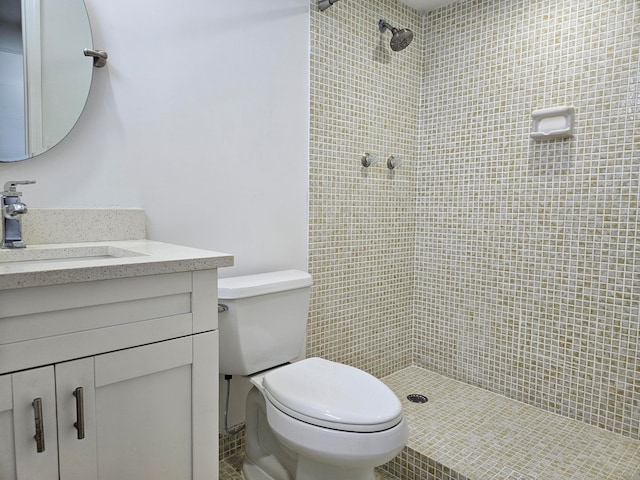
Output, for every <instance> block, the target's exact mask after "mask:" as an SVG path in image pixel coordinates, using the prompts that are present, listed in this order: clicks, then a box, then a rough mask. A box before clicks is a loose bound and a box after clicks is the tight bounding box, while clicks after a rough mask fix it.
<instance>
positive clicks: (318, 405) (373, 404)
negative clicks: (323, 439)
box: [262, 358, 402, 432]
mask: <svg viewBox="0 0 640 480" xmlns="http://www.w3.org/2000/svg"><path fill="white" fill-rule="evenodd" d="M262 386H263V388H264V391H265V394H266V397H267V399H268V400H269V401H271V402H272V403H273V404H274V405H275V406H276V407H277V408H279V409H280V410H282V411H283V412H284V413H286V414H288V415H290V416H292V417H294V418H297V419H298V420H301V421H303V422H307V423H311V424H313V425H318V426H322V427H327V428H331V429H334V430H344V431H349V432H378V431H382V430H386V429H388V428H391V427H394V426H395V425H397V424H398V423H399V422H400V421H401V420H402V404H401V403H400V400H398V397H396V395H395V394H394V393H393V392H392V391H391V390H390V389H389V387H387V386H386V385H385V384H384V383H382V382H381V381H380V380H378V379H377V378H376V377H374V376H372V375H369V374H368V373H366V372H363V371H362V370H359V369H357V368H354V367H350V366H348V365H344V364H341V363H336V362H331V361H329V360H324V359H322V358H308V359H306V360H302V361H300V362H296V363H293V364H291V365H287V366H285V367H281V368H278V369H277V370H274V371H272V372H269V373H267V374H266V375H265V376H264V379H263V381H262Z"/></svg>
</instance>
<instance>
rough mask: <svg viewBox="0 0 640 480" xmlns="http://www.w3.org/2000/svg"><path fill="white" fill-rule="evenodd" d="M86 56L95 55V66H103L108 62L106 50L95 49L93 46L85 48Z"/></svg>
mask: <svg viewBox="0 0 640 480" xmlns="http://www.w3.org/2000/svg"><path fill="white" fill-rule="evenodd" d="M84 56H85V57H93V66H94V67H97V68H102V67H104V66H105V65H106V64H107V58H108V57H109V55H107V52H105V51H104V50H93V49H91V48H85V49H84Z"/></svg>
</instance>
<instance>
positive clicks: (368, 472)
mask: <svg viewBox="0 0 640 480" xmlns="http://www.w3.org/2000/svg"><path fill="white" fill-rule="evenodd" d="M311 283H312V280H311V276H310V275H309V274H308V273H306V272H301V271H298V270H285V271H279V272H270V273H262V274H257V275H245V276H240V277H230V278H222V279H219V280H218V298H219V302H220V304H222V305H224V306H225V307H226V309H225V308H224V307H223V310H224V311H222V312H221V313H220V315H219V329H220V373H221V374H226V375H242V376H245V377H247V378H248V379H249V381H250V382H251V384H252V385H253V387H252V389H251V391H250V392H249V394H248V397H247V407H246V409H247V410H246V442H245V450H246V452H245V461H244V464H243V474H244V476H245V479H246V480H374V478H375V477H374V467H376V466H378V465H382V464H383V463H386V462H388V461H390V460H391V459H392V458H393V457H395V456H396V455H397V454H398V453H399V452H400V451H401V450H402V447H403V446H404V445H405V443H406V442H407V437H408V428H407V424H406V421H405V419H404V417H403V414H402V404H401V403H400V401H399V400H398V398H397V397H396V396H395V394H394V393H393V392H392V391H391V390H390V389H389V388H388V387H387V386H386V385H385V384H384V383H382V382H381V381H380V380H378V379H377V378H375V377H373V376H372V375H369V374H368V373H366V372H364V371H362V370H359V369H357V368H354V367H351V366H348V365H344V364H341V363H336V362H332V361H329V360H325V359H322V358H307V359H304V360H299V361H296V362H294V363H290V362H293V361H294V360H296V359H297V358H298V357H299V356H300V354H301V352H302V347H303V345H304V340H305V334H306V322H307V312H308V308H309V298H310V290H311Z"/></svg>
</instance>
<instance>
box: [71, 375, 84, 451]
mask: <svg viewBox="0 0 640 480" xmlns="http://www.w3.org/2000/svg"><path fill="white" fill-rule="evenodd" d="M73 396H74V397H76V422H75V423H74V424H73V426H74V427H76V430H78V440H82V439H83V438H84V396H83V393H82V387H78V388H76V389H75V390H74V391H73Z"/></svg>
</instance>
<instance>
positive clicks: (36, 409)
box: [31, 398, 44, 453]
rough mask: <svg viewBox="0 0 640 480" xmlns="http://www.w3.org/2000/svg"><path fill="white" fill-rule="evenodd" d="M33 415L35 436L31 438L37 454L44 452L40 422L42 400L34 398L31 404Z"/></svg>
mask: <svg viewBox="0 0 640 480" xmlns="http://www.w3.org/2000/svg"><path fill="white" fill-rule="evenodd" d="M31 405H33V414H34V416H35V421H36V434H35V435H34V436H33V438H34V439H35V440H36V448H37V450H38V453H41V452H44V422H43V420H42V398H36V399H35V400H34V401H33V403H31Z"/></svg>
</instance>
